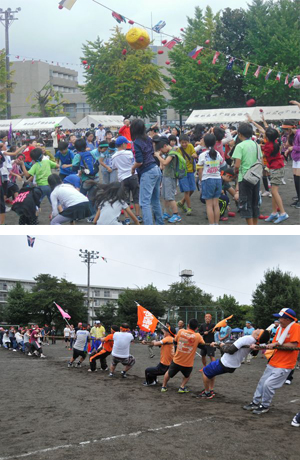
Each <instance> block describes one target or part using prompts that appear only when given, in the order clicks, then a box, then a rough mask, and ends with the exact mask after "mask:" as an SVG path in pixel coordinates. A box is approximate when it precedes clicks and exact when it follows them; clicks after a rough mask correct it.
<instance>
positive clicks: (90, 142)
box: [85, 131, 96, 150]
mask: <svg viewBox="0 0 300 460" xmlns="http://www.w3.org/2000/svg"><path fill="white" fill-rule="evenodd" d="M94 137H95V136H94V134H93V133H92V132H90V131H88V132H87V133H86V135H85V140H86V150H94V149H95V148H96V144H95V142H94Z"/></svg>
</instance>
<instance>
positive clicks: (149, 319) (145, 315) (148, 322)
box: [136, 302, 158, 332]
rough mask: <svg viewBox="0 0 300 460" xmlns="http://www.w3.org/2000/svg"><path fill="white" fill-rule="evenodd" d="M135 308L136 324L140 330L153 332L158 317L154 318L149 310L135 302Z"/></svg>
mask: <svg viewBox="0 0 300 460" xmlns="http://www.w3.org/2000/svg"><path fill="white" fill-rule="evenodd" d="M136 304H137V308H138V311H137V313H138V321H137V325H138V326H139V328H140V329H141V330H142V331H146V332H149V331H151V332H154V331H155V329H156V325H157V323H158V319H157V318H155V316H154V315H152V313H150V311H148V310H146V308H144V307H142V306H141V305H139V304H138V303H137V302H136Z"/></svg>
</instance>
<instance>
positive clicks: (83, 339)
mask: <svg viewBox="0 0 300 460" xmlns="http://www.w3.org/2000/svg"><path fill="white" fill-rule="evenodd" d="M89 338H90V333H89V331H84V330H79V331H77V332H76V341H75V344H74V348H75V349H76V350H78V351H87V343H88V339H89Z"/></svg>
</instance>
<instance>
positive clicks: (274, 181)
mask: <svg viewBox="0 0 300 460" xmlns="http://www.w3.org/2000/svg"><path fill="white" fill-rule="evenodd" d="M283 178H284V168H280V169H270V182H271V185H275V186H279V185H282V179H283Z"/></svg>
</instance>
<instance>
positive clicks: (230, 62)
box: [226, 57, 235, 70]
mask: <svg viewBox="0 0 300 460" xmlns="http://www.w3.org/2000/svg"><path fill="white" fill-rule="evenodd" d="M234 61H235V57H231V58H230V59H229V62H228V64H227V66H226V70H232V67H233V64H234Z"/></svg>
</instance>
